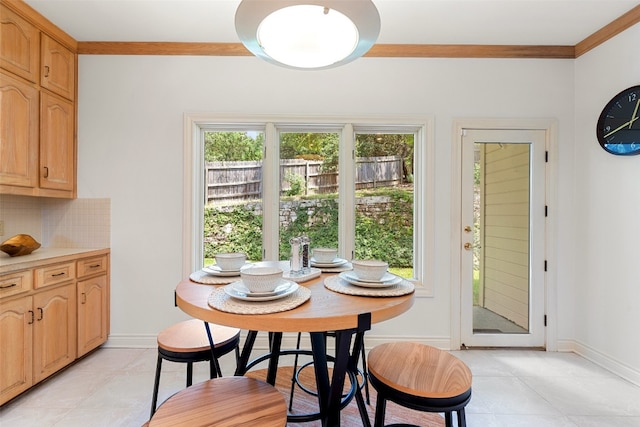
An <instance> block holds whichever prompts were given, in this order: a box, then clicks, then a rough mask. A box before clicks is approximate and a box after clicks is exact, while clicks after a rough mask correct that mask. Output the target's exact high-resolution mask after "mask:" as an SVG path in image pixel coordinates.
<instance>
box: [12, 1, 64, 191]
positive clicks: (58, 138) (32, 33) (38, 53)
mask: <svg viewBox="0 0 640 427" xmlns="http://www.w3.org/2000/svg"><path fill="white" fill-rule="evenodd" d="M0 18H1V19H0V46H1V48H2V49H1V50H0V68H1V70H0V97H1V98H0V125H1V126H2V129H1V130H0V194H16V195H24V196H39V197H58V198H69V199H71V198H75V197H76V158H77V146H76V144H77V143H76V117H77V108H76V104H75V102H74V100H75V99H76V90H77V79H76V75H77V54H76V52H77V42H76V41H75V40H74V39H73V38H71V37H70V36H69V35H68V34H66V33H64V32H63V31H61V30H60V29H59V28H58V27H56V26H55V25H54V24H53V23H51V22H50V21H48V20H47V19H46V18H44V17H43V16H42V15H40V14H38V13H37V12H36V11H35V10H33V9H32V8H31V7H30V6H28V5H27V4H26V3H24V2H22V1H6V0H0Z"/></svg>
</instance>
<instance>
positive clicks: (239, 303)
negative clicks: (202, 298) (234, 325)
mask: <svg viewBox="0 0 640 427" xmlns="http://www.w3.org/2000/svg"><path fill="white" fill-rule="evenodd" d="M310 297H311V291H310V290H309V289H308V288H305V287H304V286H299V287H298V290H296V291H295V292H294V293H292V294H291V295H289V296H286V297H284V298H282V299H276V300H271V301H244V300H238V299H235V298H232V297H231V296H229V295H228V294H227V293H226V292H225V291H224V288H218V289H215V290H213V291H212V292H211V294H210V295H209V299H208V302H209V305H210V306H211V307H213V308H215V309H216V310H220V311H225V312H227V313H234V314H269V313H279V312H281V311H289V310H293V309H294V308H296V307H298V306H299V305H302V304H304V303H305V302H306V301H307V300H308V299H309V298H310Z"/></svg>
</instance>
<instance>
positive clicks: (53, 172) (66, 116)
mask: <svg viewBox="0 0 640 427" xmlns="http://www.w3.org/2000/svg"><path fill="white" fill-rule="evenodd" d="M40 105H41V107H40V187H41V188H48V189H52V190H67V191H73V189H74V184H75V175H74V170H75V143H74V131H73V130H74V109H73V104H72V103H70V102H68V101H66V100H64V99H62V98H59V97H57V96H54V95H51V94H48V93H46V92H44V91H43V92H41V93H40Z"/></svg>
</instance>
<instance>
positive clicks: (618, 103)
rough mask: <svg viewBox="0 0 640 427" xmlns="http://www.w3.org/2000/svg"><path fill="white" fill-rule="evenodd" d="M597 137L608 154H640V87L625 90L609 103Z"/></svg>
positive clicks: (603, 110) (602, 117) (597, 128)
mask: <svg viewBox="0 0 640 427" xmlns="http://www.w3.org/2000/svg"><path fill="white" fill-rule="evenodd" d="M596 135H597V136H598V142H599V143H600V146H601V147H602V148H604V150H605V151H607V152H608V153H611V154H616V155H620V156H630V155H634V154H640V86H632V87H630V88H628V89H625V90H623V91H622V92H620V93H619V94H617V95H616V96H614V97H613V99H612V100H611V101H609V103H608V104H607V105H606V106H605V107H604V108H603V109H602V113H600V118H599V119H598V125H597V127H596Z"/></svg>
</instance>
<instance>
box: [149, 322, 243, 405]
mask: <svg viewBox="0 0 640 427" xmlns="http://www.w3.org/2000/svg"><path fill="white" fill-rule="evenodd" d="M208 326H209V330H210V331H211V337H212V339H213V343H214V349H213V351H212V350H211V345H210V343H209V337H208V336H207V329H206V327H205V323H204V322H203V321H202V320H197V319H191V320H186V321H184V322H180V323H176V324H175V325H173V326H170V327H168V328H167V329H165V330H163V331H162V332H160V334H158V362H157V364H156V377H155V382H154V385H153V398H152V401H151V416H153V414H154V412H155V411H156V406H157V403H158V387H159V385H160V372H161V368H162V360H163V359H165V360H169V361H171V362H178V363H186V364H187V387H189V386H191V384H192V382H193V363H194V362H203V361H209V372H210V378H215V377H216V376H222V372H220V365H219V364H218V357H221V356H223V355H225V354H227V353H229V352H231V351H232V350H234V349H235V351H236V361H237V360H238V357H239V354H238V353H239V344H240V329H237V328H229V327H226V326H220V325H214V324H211V323H210V324H208ZM212 353H213V354H212Z"/></svg>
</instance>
